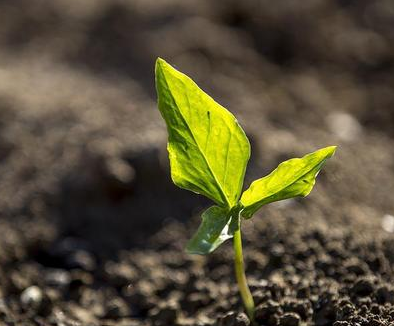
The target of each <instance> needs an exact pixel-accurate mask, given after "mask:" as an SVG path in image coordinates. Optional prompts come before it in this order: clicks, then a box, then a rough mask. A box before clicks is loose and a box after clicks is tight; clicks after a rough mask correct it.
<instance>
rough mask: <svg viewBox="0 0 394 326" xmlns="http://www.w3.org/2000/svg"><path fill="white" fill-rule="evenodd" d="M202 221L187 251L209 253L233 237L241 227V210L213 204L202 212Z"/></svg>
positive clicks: (200, 253)
mask: <svg viewBox="0 0 394 326" xmlns="http://www.w3.org/2000/svg"><path fill="white" fill-rule="evenodd" d="M201 218H202V222H201V224H200V227H199V228H198V230H197V232H196V233H195V234H194V236H193V238H192V239H191V240H190V241H189V243H188V245H187V247H186V251H187V252H188V253H189V254H199V255H207V254H209V253H211V252H212V251H214V250H215V249H216V248H217V247H219V246H220V245H221V244H222V243H223V242H224V241H226V240H228V239H230V238H232V237H233V234H234V232H235V230H236V229H237V228H238V227H239V223H237V222H239V211H238V212H232V211H229V210H227V209H226V208H222V207H219V206H211V207H210V208H208V209H207V210H206V211H205V212H204V213H202V216H201Z"/></svg>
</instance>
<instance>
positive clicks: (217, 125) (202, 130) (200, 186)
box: [155, 58, 250, 209]
mask: <svg viewBox="0 0 394 326" xmlns="http://www.w3.org/2000/svg"><path fill="white" fill-rule="evenodd" d="M155 72H156V90H157V94H158V106H159V110H160V112H161V114H162V116H163V118H164V120H165V122H166V124H167V130H168V147H167V148H168V152H169V158H170V165H171V177H172V180H173V182H174V183H175V184H176V185H177V186H179V187H181V188H184V189H188V190H191V191H194V192H196V193H199V194H203V195H205V196H207V197H208V198H210V199H212V200H213V201H215V202H216V203H217V204H218V205H220V206H223V207H227V208H229V209H230V208H232V207H234V206H235V205H236V204H237V202H238V200H239V197H240V195H241V191H242V185H243V178H244V175H245V170H246V164H247V162H248V160H249V157H250V145H249V141H248V139H247V138H246V135H245V133H244V131H243V130H242V128H241V127H240V126H239V124H238V122H237V120H236V119H235V117H234V116H233V115H232V114H231V113H230V112H229V111H227V110H226V109H225V108H224V107H222V106H221V105H219V104H218V103H216V102H215V101H214V100H213V99H212V98H211V97H210V96H209V95H207V94H206V93H204V92H203V91H202V90H201V89H200V88H199V87H198V86H197V85H196V84H195V83H194V82H193V81H192V80H191V79H190V78H189V77H187V76H186V75H184V74H183V73H181V72H179V71H177V70H176V69H174V68H173V67H172V66H170V65H169V64H168V63H167V62H165V61H164V60H163V59H160V58H159V59H157V61H156V69H155Z"/></svg>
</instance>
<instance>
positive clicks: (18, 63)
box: [0, 0, 394, 326]
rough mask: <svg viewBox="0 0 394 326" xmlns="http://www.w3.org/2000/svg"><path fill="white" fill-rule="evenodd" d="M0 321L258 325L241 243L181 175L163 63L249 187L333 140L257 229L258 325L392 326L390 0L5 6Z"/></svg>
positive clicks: (249, 237)
mask: <svg viewBox="0 0 394 326" xmlns="http://www.w3.org/2000/svg"><path fill="white" fill-rule="evenodd" d="M0 21H1V24H0V25H1V26H0V153H1V154H0V180H1V181H0V185H1V187H0V230H1V236H0V325H27V326H30V325H62V326H71V325H72V326H79V325H102V326H104V325H105V326H110V325H117V326H137V325H138V326H143V325H158V326H166V325H168V326H170V325H172V326H174V325H175V326H176V325H179V326H180V325H185V326H186V325H200V326H203V325H204V326H208V325H221V326H235V325H236V326H241V325H242V326H243V325H245V326H246V325H249V321H248V319H247V318H246V316H245V314H244V313H243V312H242V311H243V309H242V305H241V302H240V299H239V295H238V292H237V288H236V286H235V281H234V276H233V268H232V248H231V243H230V242H229V243H226V244H225V245H223V246H222V247H221V248H219V249H218V250H217V251H216V252H215V253H213V254H212V255H210V256H208V257H200V256H190V255H187V254H185V253H184V251H183V248H184V245H185V243H186V241H187V239H188V238H189V237H190V236H191V235H192V233H193V231H194V230H195V229H196V227H197V226H198V223H199V214H200V212H201V211H202V210H203V209H204V208H206V207H207V206H208V205H209V204H210V203H209V202H208V201H207V200H205V199H204V198H201V197H200V196H197V195H195V194H192V193H189V192H187V191H183V190H180V189H177V188H176V187H175V186H174V185H172V184H171V181H170V177H169V168H168V161H167V156H166V155H167V154H166V152H165V143H166V131H165V126H164V123H163V121H162V119H161V117H160V115H159V113H158V111H157V109H156V103H155V100H156V95H155V92H154V82H153V66H154V60H155V58H156V57H157V56H161V57H163V58H165V59H166V60H168V61H169V62H171V63H173V64H175V65H176V66H177V67H179V68H180V69H181V70H182V71H184V72H186V73H187V74H189V75H190V76H192V77H193V78H194V79H195V80H196V82H197V83H198V84H199V85H201V86H202V88H204V89H205V90H206V91H207V92H208V93H209V94H211V95H212V96H213V97H214V98H215V99H217V100H218V101H219V102H220V103H222V104H223V105H224V106H226V107H227V108H229V109H230V110H231V111H232V112H233V113H234V114H235V115H236V116H237V117H238V120H239V121H240V123H241V125H242V126H243V127H244V128H245V130H246V132H247V134H248V136H249V138H250V139H251V143H252V151H253V154H252V158H251V161H250V164H249V167H248V172H247V182H246V185H248V184H249V183H250V181H251V180H253V179H254V178H257V177H260V176H262V175H265V174H266V173H267V172H269V171H270V170H272V169H273V168H274V167H275V166H276V165H277V164H278V163H279V162H280V161H282V160H284V159H286V158H290V157H294V156H301V155H303V154H305V153H307V152H309V151H312V150H314V149H317V148H320V147H323V146H326V145H331V144H337V145H339V150H338V152H337V155H336V156H335V157H334V158H333V159H332V160H330V162H329V163H328V164H327V165H326V167H325V168H324V171H322V173H321V174H320V175H319V178H318V182H317V185H316V187H315V189H314V190H313V192H312V193H311V195H310V196H309V197H308V198H305V199H296V200H289V201H285V202H282V203H277V204H270V205H267V206H266V207H264V209H262V210H261V212H260V213H259V214H257V215H256V216H255V217H254V218H253V219H252V220H250V221H245V222H244V223H243V230H244V235H243V238H244V244H245V261H246V266H247V275H248V278H249V281H250V284H251V289H252V292H253V296H254V298H255V300H256V303H257V309H256V324H258V325H282V326H297V325H319V326H324V325H327V326H328V325H334V326H345V325H346V326H348V325H358V326H364V325H374V326H378V325H394V283H393V282H394V251H393V249H392V248H393V247H394V234H393V232H394V217H393V215H394V201H393V197H392V196H393V192H394V163H393V162H394V146H393V137H394V92H393V87H394V25H393V21H394V3H393V1H391V0H382V1H376V2H371V1H366V0H365V1H364V0H361V1H343V0H336V1H328V0H318V1H315V0H304V1H302V2H299V1H286V2H280V1H278V2H273V1H268V0H247V1H230V0H228V1H210V0H200V1H183V0H161V1H157V0H154V1H153V0H143V1H142V0H141V1H138V0H136V1H123V0H111V1H109V0H97V1H77V0H72V1H71V0H52V1H41V0H21V1H12V0H3V1H1V2H0Z"/></svg>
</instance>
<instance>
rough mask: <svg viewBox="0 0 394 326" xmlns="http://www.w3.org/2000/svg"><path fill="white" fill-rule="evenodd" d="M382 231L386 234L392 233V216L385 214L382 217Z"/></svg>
mask: <svg viewBox="0 0 394 326" xmlns="http://www.w3.org/2000/svg"><path fill="white" fill-rule="evenodd" d="M382 229H383V230H385V231H386V232H389V233H393V232H394V216H393V215H390V214H386V215H384V216H383V217H382Z"/></svg>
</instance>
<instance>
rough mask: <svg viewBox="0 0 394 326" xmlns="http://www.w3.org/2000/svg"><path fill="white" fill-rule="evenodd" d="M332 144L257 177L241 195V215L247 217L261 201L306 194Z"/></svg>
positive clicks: (255, 209) (333, 151)
mask: <svg viewBox="0 0 394 326" xmlns="http://www.w3.org/2000/svg"><path fill="white" fill-rule="evenodd" d="M335 149H336V146H330V147H326V148H322V149H320V150H318V151H316V152H313V153H311V154H308V155H306V156H304V157H302V158H293V159H291V160H288V161H285V162H283V163H281V164H279V166H278V167H277V168H276V169H275V170H274V171H272V172H271V173H270V174H269V175H267V176H265V177H263V178H261V179H258V180H256V181H254V182H252V184H251V185H250V187H249V189H247V190H245V192H244V193H243V194H242V197H241V204H242V205H243V206H244V208H243V210H242V211H241V215H242V216H243V217H245V218H250V217H252V215H253V214H254V213H255V212H256V211H257V210H258V209H260V207H262V206H263V205H266V204H269V203H272V202H274V201H278V200H282V199H288V198H292V197H297V196H304V197H305V196H307V195H308V194H309V193H310V192H311V190H312V188H313V186H314V184H315V179H316V176H317V174H318V173H319V171H320V169H321V168H322V166H323V164H324V162H325V161H326V160H327V159H329V158H330V157H331V156H333V155H334V153H335Z"/></svg>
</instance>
